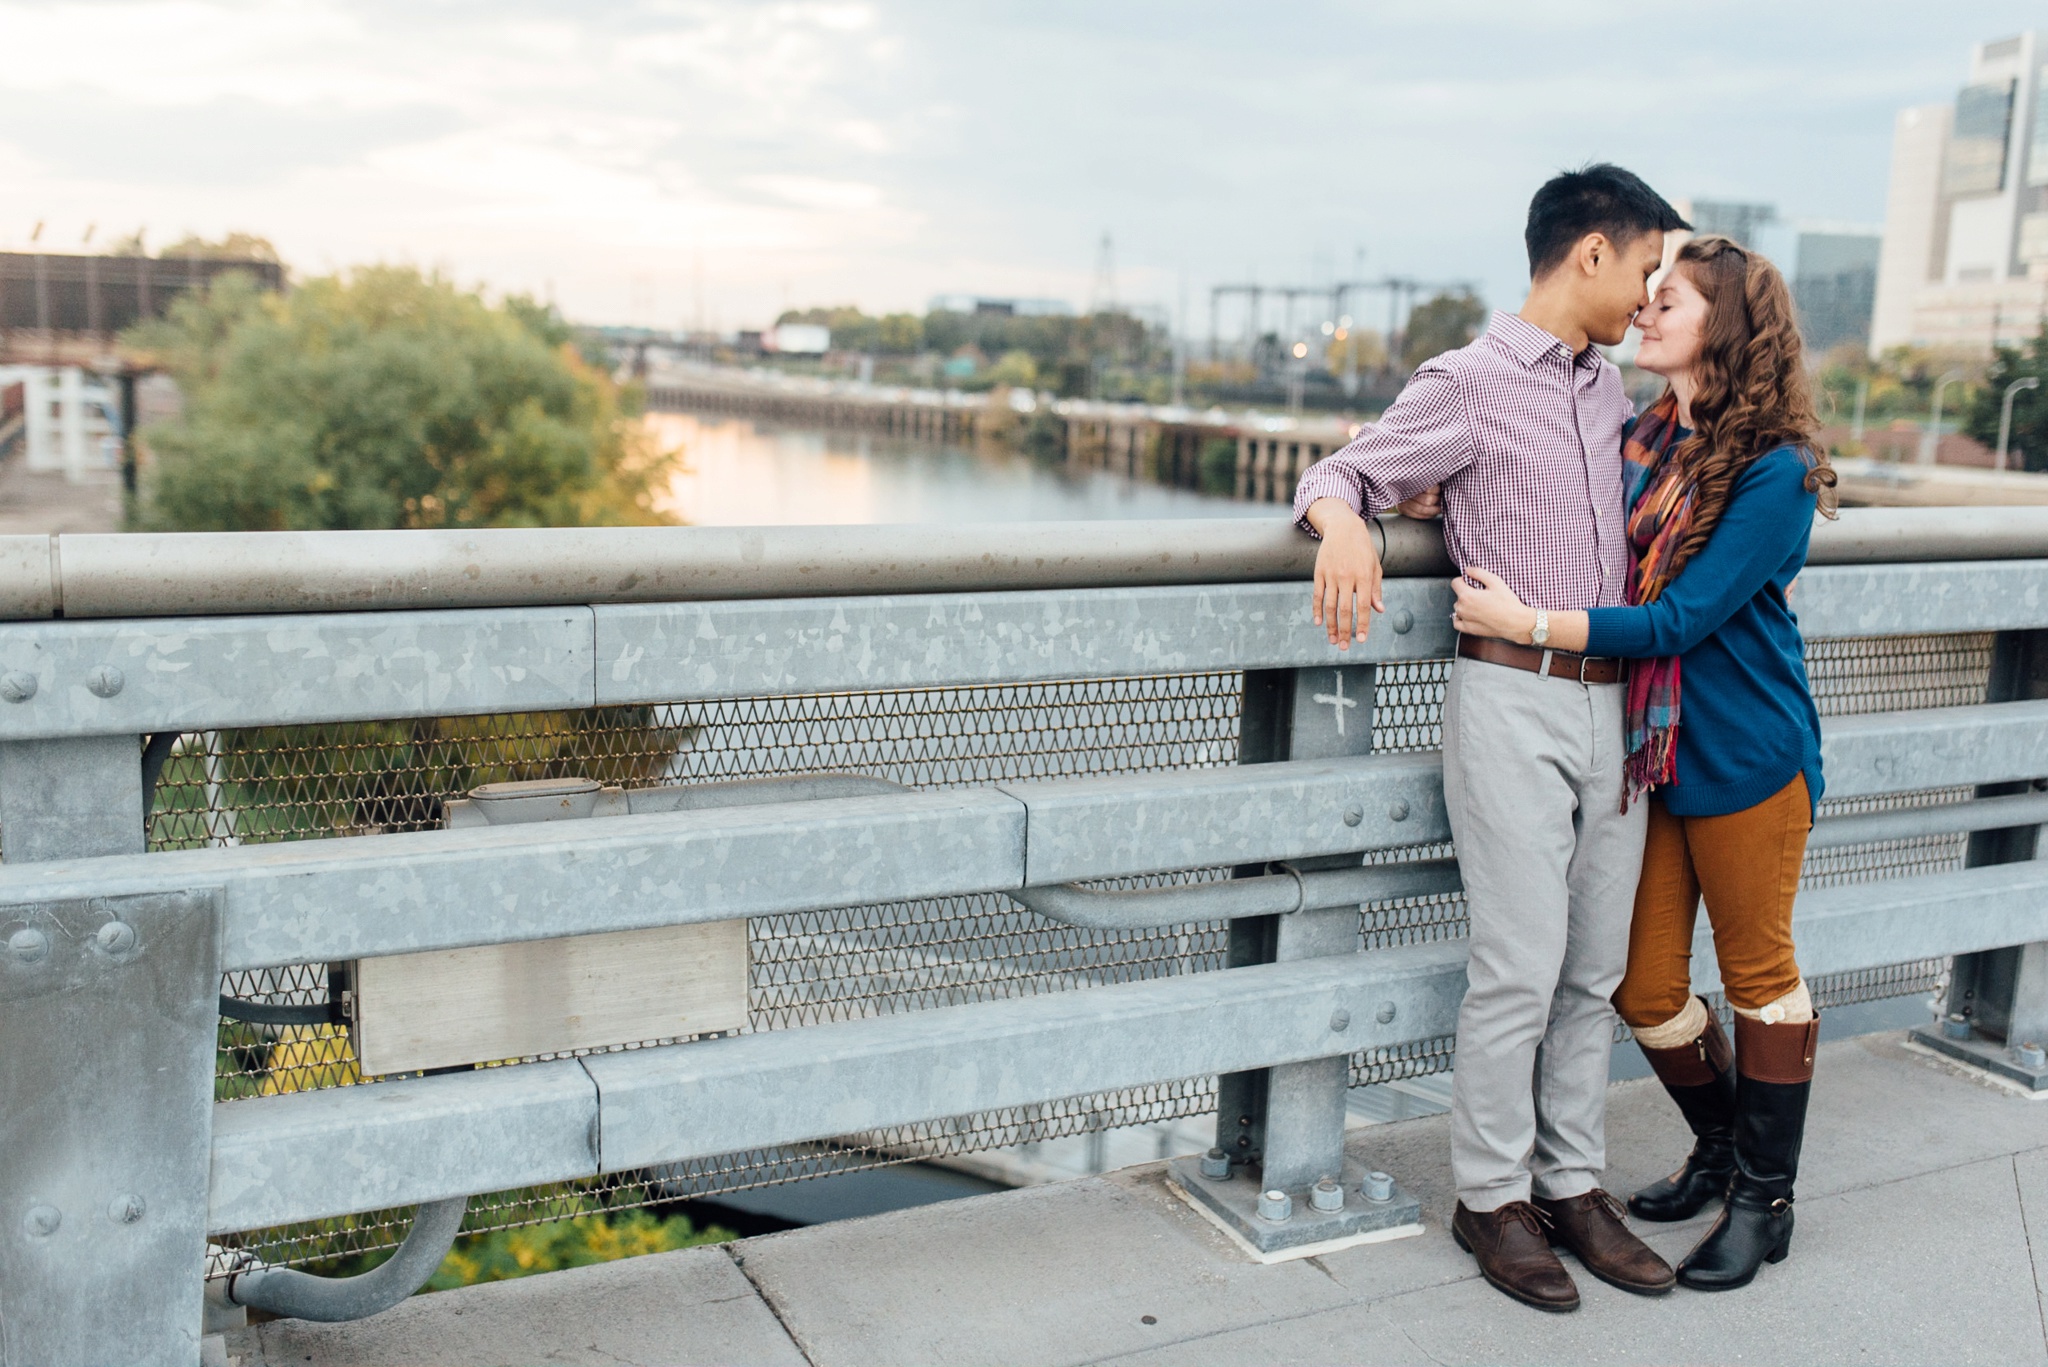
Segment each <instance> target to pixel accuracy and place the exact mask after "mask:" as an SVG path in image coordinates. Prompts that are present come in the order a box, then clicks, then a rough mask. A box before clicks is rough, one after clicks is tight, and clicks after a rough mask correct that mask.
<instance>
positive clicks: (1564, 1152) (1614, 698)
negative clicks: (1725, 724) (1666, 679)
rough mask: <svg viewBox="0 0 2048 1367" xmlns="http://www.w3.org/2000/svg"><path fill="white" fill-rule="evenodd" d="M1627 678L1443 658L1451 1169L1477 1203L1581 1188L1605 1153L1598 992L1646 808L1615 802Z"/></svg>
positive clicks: (1616, 966) (1629, 891)
mask: <svg viewBox="0 0 2048 1367" xmlns="http://www.w3.org/2000/svg"><path fill="white" fill-rule="evenodd" d="M1627 691H1628V690H1627V686H1626V685H1625V684H1581V683H1577V682H1574V681H1572V680H1569V679H1558V678H1547V677H1544V676H1543V675H1539V674H1536V673H1534V672H1531V671H1528V670H1521V669H1512V668H1509V667H1508V666H1505V665H1494V664H1486V663H1484V662H1481V661H1477V660H1468V659H1464V658H1462V657H1461V658H1459V659H1457V660H1456V661H1454V662H1453V664H1452V667H1451V678H1450V683H1449V685H1448V687H1447V688H1446V690H1445V695H1444V804H1445V807H1446V808H1447V809H1448V811H1449V815H1450V819H1451V833H1452V836H1453V837H1454V838H1455V839H1456V841H1457V848H1458V867H1459V869H1460V871H1461V872H1462V873H1463V875H1464V880H1465V901H1466V905H1467V906H1468V907H1469V908H1470V911H1471V916H1472V958H1471V966H1470V968H1469V970H1468V975H1469V980H1470V986H1469V987H1468V988H1467V990H1466V992H1465V1004H1464V1006H1463V1007H1462V1008H1461V1009H1460V1010H1459V1012H1458V1053H1457V1071H1456V1074H1455V1076H1454V1077H1453V1079H1452V1085H1451V1176H1452V1179H1453V1180H1454V1181H1455V1182H1456V1183H1457V1187H1458V1198H1459V1199H1460V1200H1462V1201H1463V1202H1464V1203H1465V1205H1466V1206H1467V1207H1468V1208H1469V1209H1472V1210H1475V1211H1483V1210H1494V1209H1497V1208H1499V1207H1501V1206H1504V1205H1506V1204H1507V1203H1508V1202H1510V1201H1525V1200H1527V1199H1529V1196H1530V1195H1531V1193H1532V1191H1533V1192H1534V1194H1535V1195H1538V1196H1543V1197H1548V1198H1552V1199H1560V1198H1564V1197H1570V1196H1580V1195H1583V1194H1584V1193H1586V1192H1588V1191H1591V1190H1592V1189H1593V1188H1594V1187H1596V1186H1598V1185H1599V1178H1600V1171H1601V1169H1602V1168H1604V1167H1605V1166H1606V1164H1607V1142H1606V1133H1605V1131H1606V1111H1607V1068H1608V1055H1609V1054H1610V1052H1611V1051H1612V1050H1613V1047H1614V1021H1615V1015H1614V1008H1613V1006H1612V1005H1611V1004H1610V1003H1609V1000H1608V999H1609V998H1610V997H1611V996H1612V995H1613V994H1614V989H1615V988H1616V987H1617V986H1619V985H1620V983H1621V975H1622V970H1623V969H1624V968H1625V967H1626V966H1627V963H1628V926H1629V915H1630V911H1631V909H1632V907H1633V905H1634V901H1635V890H1636V878H1637V875H1638V874H1639V873H1640V872H1641V869H1642V862H1643V832H1644V830H1645V827H1646V824H1647V821H1648V809H1647V804H1645V803H1642V802H1637V803H1635V804H1633V806H1632V808H1631V810H1630V811H1628V812H1627V813H1623V812H1622V811H1621V810H1620V807H1621V798H1622V793H1623V778H1622V757H1623V755H1622V751H1623V743H1624V741H1623V734H1622V709H1623V706H1624V704H1625V702H1626V694H1627Z"/></svg>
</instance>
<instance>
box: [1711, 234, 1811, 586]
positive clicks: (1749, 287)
mask: <svg viewBox="0 0 2048 1367" xmlns="http://www.w3.org/2000/svg"><path fill="white" fill-rule="evenodd" d="M1672 269H1673V270H1678V271H1683V272H1685V277H1686V279H1688V280H1690V281H1691V282H1692V284H1693V287H1694V288H1695V289H1697V290H1698V291H1699V292H1700V294H1701V295H1703V296H1704V297H1705V298H1706V301H1707V317H1706V321H1705V323H1704V324H1702V326H1701V328H1700V354H1699V356H1698V358H1697V359H1695V360H1694V361H1693V365H1692V373H1693V379H1694V381H1695V383H1696V385H1697V388H1696V391H1695V392H1694V394H1693V399H1692V423H1693V431H1692V435H1691V436H1689V437H1687V438H1686V439H1685V440H1684V441H1682V442H1680V443H1679V445H1678V449H1677V450H1676V451H1674V452H1673V453H1672V457H1673V459H1675V460H1677V461H1678V462H1679V463H1680V468H1681V469H1683V470H1684V471H1685V472H1686V473H1687V475H1688V476H1690V477H1691V478H1692V480H1693V481H1694V492H1693V510H1692V527H1691V529H1690V530H1689V531H1688V532H1687V533H1686V537H1685V540H1684V541H1682V542H1680V543H1679V547H1678V551H1677V553H1676V554H1675V555H1674V556H1673V557H1672V571H1673V572H1674V573H1676V572H1677V570H1678V568H1679V567H1680V566H1682V565H1684V564H1685V562H1686V561H1688V560H1690V559H1692V557H1693V554H1694V553H1695V552H1696V551H1698V550H1699V549H1700V547H1702V546H1704V545H1706V544H1707V538H1708V537H1710V536H1712V535H1713V534H1714V527H1715V525H1716V524H1717V523H1719V522H1720V520H1721V514H1722V512H1723V511H1725V510H1726V509H1727V507H1728V493H1729V490H1731V489H1732V488H1734V486H1735V481H1736V479H1737V478H1739V477H1740V476H1741V474H1742V472H1743V471H1744V470H1747V469H1748V468H1749V467H1750V466H1751V465H1752V464H1753V463H1755V461H1756V460H1757V458H1758V457H1759V456H1762V455H1765V454H1766V453H1768V452H1771V451H1775V450H1777V449H1778V448H1779V447H1780V446H1794V447H1798V448H1800V449H1801V450H1803V451H1804V452H1805V453H1806V457H1807V461H1808V464H1809V466H1810V468H1809V469H1808V470H1807V472H1806V487H1807V489H1808V490H1809V491H1810V492H1812V493H1813V494H1815V495H1817V496H1818V499H1819V504H1820V512H1821V514H1822V516H1824V517H1833V516H1834V515H1835V507H1836V500H1835V472H1834V469H1833V468H1832V467H1831V466H1829V464H1828V453H1827V451H1826V450H1825V449H1824V448H1823V447H1822V446H1821V444H1820V442H1819V439H1818V438H1819V433H1820V419H1819V417H1818V416H1816V414H1815V412H1814V407H1813V387H1812V384H1811V383H1810V381H1809V380H1808V378H1807V372H1806V356H1805V351H1804V348H1803V347H1802V346H1801V344H1800V340H1799V319H1798V316H1797V315H1796V314H1795V313H1794V311H1793V306H1792V291H1791V290H1790V289H1788V288H1787V287H1786V285H1785V277H1784V276H1782V275H1780V274H1779V273H1778V268H1777V267H1776V266H1773V265H1772V264H1771V263H1770V262H1769V261H1767V260H1765V259H1764V258H1763V257H1762V256H1760V255H1758V254H1757V253H1755V252H1751V251H1748V250H1745V249H1744V248H1742V247H1741V246H1738V245H1737V244H1736V243H1734V242H1732V241H1730V240H1729V239H1727V238H1725V237H1696V238H1694V239H1693V240H1692V241H1690V242H1688V243H1686V244H1685V245H1684V246H1683V247H1681V248H1680V249H1679V252H1678V259H1677V260H1676V261H1675V262H1674V263H1673V265H1672Z"/></svg>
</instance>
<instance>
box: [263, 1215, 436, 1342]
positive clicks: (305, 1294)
mask: <svg viewBox="0 0 2048 1367" xmlns="http://www.w3.org/2000/svg"><path fill="white" fill-rule="evenodd" d="M468 1209H469V1198H468V1197H467V1196H456V1197H451V1198H450V1199H448V1200H446V1201H426V1202H422V1203H421V1205H420V1208H419V1210H418V1211H417V1212H416V1213H415V1214H414V1215H413V1217H412V1228H411V1229H409V1230H407V1231H406V1235H405V1242H404V1243H401V1244H400V1245H399V1246H398V1251H397V1252H395V1253H393V1254H392V1255H391V1256H390V1257H389V1258H386V1259H385V1260H384V1261H383V1262H381V1263H379V1264H378V1265H377V1266H375V1267H373V1268H371V1269H370V1270H369V1271H368V1272H365V1273H362V1274H361V1275H360V1276H355V1277H317V1276H314V1275H313V1274H312V1273H310V1272H300V1271H297V1270H296V1269H294V1268H289V1267H254V1268H251V1269H250V1270H248V1271H246V1272H234V1273H231V1274H229V1276H228V1285H227V1298H228V1300H229V1301H230V1302H231V1303H232V1304H235V1305H245V1306H248V1307H249V1308H250V1309H252V1310H263V1311H267V1312H268V1313H270V1314H273V1315H282V1316H284V1317H285V1318H287V1319H295V1320H314V1321H317V1322H319V1323H322V1324H335V1323H339V1322H340V1321H342V1320H359V1319H363V1318H366V1317H367V1316H370V1315H375V1314H379V1313H381V1312H383V1311H385V1310H389V1309H390V1308H391V1307H392V1306H394V1305H396V1304H398V1303H399V1302H400V1301H402V1300H404V1299H405V1298H406V1297H408V1296H410V1295H412V1293H413V1292H415V1291H417V1290H419V1289H420V1288H421V1287H422V1286H425V1285H426V1284H427V1278H429V1277H431V1276H433V1275H434V1273H435V1272H436V1271H437V1270H438V1269H439V1268H440V1266H441V1261H442V1259H444V1258H446V1257H447V1256H448V1250H449V1249H450V1248H453V1247H454V1246H455V1236H456V1235H457V1234H460V1233H461V1232H462V1216H463V1213H464V1212H465V1211H467V1210H468Z"/></svg>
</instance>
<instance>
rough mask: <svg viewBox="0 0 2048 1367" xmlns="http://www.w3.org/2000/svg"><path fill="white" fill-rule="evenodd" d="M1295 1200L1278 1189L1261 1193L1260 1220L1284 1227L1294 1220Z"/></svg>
mask: <svg viewBox="0 0 2048 1367" xmlns="http://www.w3.org/2000/svg"><path fill="white" fill-rule="evenodd" d="M1293 1215H1294V1198H1293V1197H1291V1196H1289V1195H1288V1194H1287V1193H1286V1192H1284V1191H1280V1190H1278V1189H1277V1188H1276V1189H1274V1190H1272V1191H1262V1192H1260V1193H1259V1218H1260V1219H1261V1220H1270V1221H1272V1222H1273V1223H1274V1224H1276V1225H1284V1224H1286V1223H1287V1221H1288V1220H1289V1219H1291V1218H1293Z"/></svg>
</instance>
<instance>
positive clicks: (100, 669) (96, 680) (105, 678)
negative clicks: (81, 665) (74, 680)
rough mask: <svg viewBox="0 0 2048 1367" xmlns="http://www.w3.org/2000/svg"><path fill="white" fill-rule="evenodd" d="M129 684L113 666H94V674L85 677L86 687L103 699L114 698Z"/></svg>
mask: <svg viewBox="0 0 2048 1367" xmlns="http://www.w3.org/2000/svg"><path fill="white" fill-rule="evenodd" d="M127 682H128V680H127V677H126V676H124V675H123V674H122V673H121V671H120V670H118V669H116V668H115V667H114V666H113V665H94V666H93V667H92V672H91V673H89V674H87V675H86V676H85V686H86V687H87V688H89V689H91V690H92V691H93V694H94V695H95V696H96V697H101V698H111V697H113V696H114V695H115V694H116V693H119V692H120V691H121V686H122V685H123V684H125V683H127Z"/></svg>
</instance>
